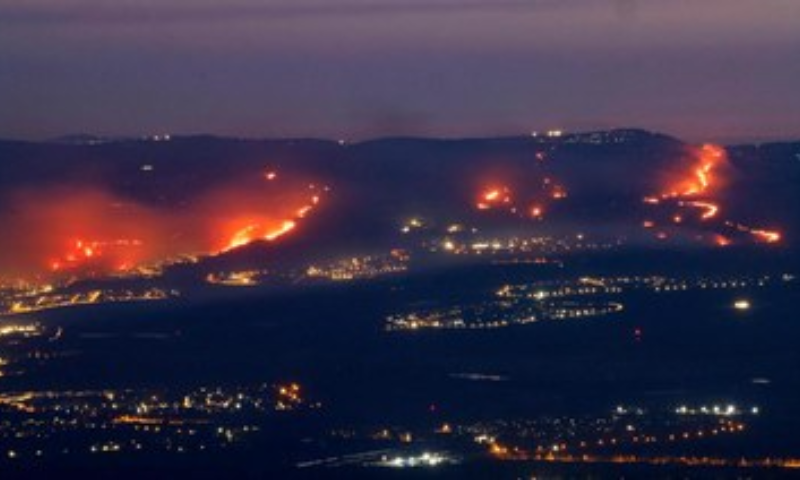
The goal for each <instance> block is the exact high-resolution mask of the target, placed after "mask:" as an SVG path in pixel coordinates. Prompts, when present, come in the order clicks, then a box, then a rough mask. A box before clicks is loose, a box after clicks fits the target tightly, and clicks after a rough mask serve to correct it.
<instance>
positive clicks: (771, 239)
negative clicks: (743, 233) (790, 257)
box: [750, 230, 781, 243]
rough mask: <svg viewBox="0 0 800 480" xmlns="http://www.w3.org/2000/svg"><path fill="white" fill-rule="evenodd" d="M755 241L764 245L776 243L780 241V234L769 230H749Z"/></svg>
mask: <svg viewBox="0 0 800 480" xmlns="http://www.w3.org/2000/svg"><path fill="white" fill-rule="evenodd" d="M750 233H752V234H753V235H754V236H755V237H756V238H757V239H759V240H761V241H763V242H766V243H777V242H780V241H781V234H780V233H778V232H772V231H769V230H750Z"/></svg>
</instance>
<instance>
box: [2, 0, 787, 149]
mask: <svg viewBox="0 0 800 480" xmlns="http://www.w3.org/2000/svg"><path fill="white" fill-rule="evenodd" d="M797 18H800V2H797V1H795V0H706V1H703V2H697V1H690V0H674V1H664V0H611V1H606V2H578V1H573V0H568V1H553V0H498V1H496V2H490V3H486V2H477V1H473V0H470V1H464V2H461V1H453V0H427V1H424V2H423V1H416V0H411V1H403V2H401V1H398V0H341V1H333V2H332V1H327V0H326V1H323V0H292V1H288V0H268V1H263V0H236V1H235V2H231V3H226V4H219V3H218V2H212V1H210V0H196V1H193V2H186V1H185V0H159V1H155V0H138V1H135V2H130V1H129V2H115V3H114V4H113V5H110V4H109V3H108V2H106V1H103V0H58V1H55V0H32V1H30V2H11V1H8V0H5V1H4V0H0V58H3V66H2V69H0V103H2V105H3V108H2V109H0V133H2V135H6V136H9V137H11V138H22V139H42V138H52V137H56V136H59V135H61V134H62V133H63V134H70V133H71V132H98V133H99V134H101V135H109V136H115V135H116V134H118V133H122V134H123V135H126V134H131V135H142V134H145V135H146V134H152V133H158V132H173V133H176V134H177V133H179V132H208V133H210V134H215V135H220V136H236V137H262V136H270V137H279V138H288V137H324V138H352V139H356V138H357V139H366V138H376V137H381V136H386V135H407V136H419V135H424V136H437V137H474V136H483V135H501V134H502V135H506V134H509V133H511V132H527V131H530V130H535V129H547V128H561V129H564V130H568V131H583V130H604V129H607V128H609V127H611V126H617V125H637V126H641V127H643V128H646V129H648V130H652V131H659V132H670V133H671V134H672V135H675V136H677V137H678V138H683V139H686V140H688V141H692V142H696V141H700V142H719V143H732V142H733V143H735V142H740V141H745V140H749V141H753V140H757V141H764V140H767V139H779V138H791V137H794V138H797V137H800V115H798V113H799V112H800V96H798V95H797V94H796V91H797V85H798V84H800V57H798V52H799V51H798V46H800V29H798V28H797V20H796V19H797Z"/></svg>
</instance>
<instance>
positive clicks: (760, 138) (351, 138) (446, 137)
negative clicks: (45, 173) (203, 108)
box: [0, 125, 800, 145]
mask: <svg viewBox="0 0 800 480" xmlns="http://www.w3.org/2000/svg"><path fill="white" fill-rule="evenodd" d="M553 130H559V131H561V132H562V133H563V135H565V136H566V135H585V134H590V133H597V132H611V131H617V130H640V131H643V132H648V133H652V134H657V135H664V136H667V137H671V138H674V139H676V140H679V141H682V142H685V143H690V144H701V143H715V144H719V145H736V144H753V143H781V142H797V141H800V132H798V133H796V134H791V133H789V134H772V135H770V134H764V135H758V134H750V135H744V136H736V137H713V136H710V137H701V136H682V135H678V134H675V133H672V132H669V131H664V130H658V129H652V128H646V127H641V126H630V125H629V126H619V127H608V128H585V129H578V130H569V129H562V128H557V127H553V128H549V129H541V130H536V129H532V130H529V131H506V132H491V131H487V132H485V133H480V132H473V133H465V134H458V133H453V134H436V133H433V132H431V133H425V132H416V133H404V132H391V131H387V132H384V133H376V134H373V135H366V136H364V135H362V136H359V135H340V136H337V135H325V134H298V135H280V134H269V133H265V134H252V135H244V134H234V133H223V132H213V131H196V132H169V131H161V132H147V133H132V134H125V133H111V134H108V133H96V132H71V133H64V134H60V135H58V134H57V135H52V136H40V137H28V138H26V137H14V136H11V135H2V134H0V141H11V142H28V143H52V142H58V141H63V140H68V139H78V138H80V137H88V138H98V139H103V140H109V141H117V140H152V139H155V138H156V137H164V136H167V137H175V138H190V137H215V138H221V139H235V140H248V141H268V140H317V141H330V142H341V141H345V142H348V143H365V142H371V141H379V140H387V139H398V138H409V139H425V140H443V141H458V140H475V139H496V138H517V137H529V136H533V133H536V134H537V135H538V136H539V137H544V138H546V137H547V132H548V131H553ZM165 140H166V139H165Z"/></svg>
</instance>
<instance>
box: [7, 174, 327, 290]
mask: <svg viewBox="0 0 800 480" xmlns="http://www.w3.org/2000/svg"><path fill="white" fill-rule="evenodd" d="M279 178H280V180H279ZM298 180H300V182H298ZM267 182H269V185H268V183H267ZM328 191H329V189H328V187H325V186H317V185H316V184H309V183H308V182H306V181H303V180H302V179H297V178H293V177H292V176H291V175H288V174H287V175H284V174H283V173H281V175H280V177H279V176H278V173H277V172H266V173H261V174H256V175H251V176H248V177H244V178H242V179H239V180H237V181H233V182H231V183H228V184H223V185H221V186H219V187H218V188H215V189H210V190H208V191H206V192H204V193H203V194H202V195H198V196H196V197H194V198H188V199H187V200H186V201H185V202H183V203H182V204H181V205H180V207H175V206H172V205H159V204H155V205H153V204H144V203H138V202H136V201H133V200H131V199H129V198H122V197H120V196H119V195H116V194H113V193H111V192H109V191H106V190H100V189H97V188H96V187H90V186H86V185H70V186H63V187H58V188H52V189H37V190H21V189H20V190H17V191H14V192H10V193H8V194H6V195H5V196H4V199H3V201H4V204H5V205H9V206H10V207H9V208H8V209H4V210H3V211H0V223H2V224H4V225H6V226H7V228H6V229H5V233H4V237H3V239H2V240H3V243H2V249H0V261H1V262H2V265H3V271H2V272H0V277H2V278H0V279H2V280H18V279H19V280H26V281H36V282H39V281H42V282H50V281H52V280H55V279H60V278H84V277H97V276H103V275H109V274H115V273H125V272H131V271H135V270H140V269H141V270H142V271H144V269H148V270H151V267H156V266H158V265H162V264H164V263H169V262H173V261H178V260H179V259H181V258H185V257H187V256H199V255H214V254H218V253H223V252H226V251H229V250H232V249H234V248H237V247H241V246H244V245H247V244H249V243H251V242H254V241H258V240H260V241H266V242H271V241H275V240H277V239H278V238H281V237H283V236H286V235H289V234H290V232H292V231H294V230H295V229H296V228H297V227H298V226H299V224H300V223H301V221H305V220H306V219H308V218H309V217H310V216H311V215H312V212H313V211H315V210H316V209H317V208H318V207H319V205H320V204H321V203H322V202H323V200H324V198H325V193H326V192H328ZM10 212H13V213H10Z"/></svg>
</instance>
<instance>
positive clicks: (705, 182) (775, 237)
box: [643, 144, 781, 247]
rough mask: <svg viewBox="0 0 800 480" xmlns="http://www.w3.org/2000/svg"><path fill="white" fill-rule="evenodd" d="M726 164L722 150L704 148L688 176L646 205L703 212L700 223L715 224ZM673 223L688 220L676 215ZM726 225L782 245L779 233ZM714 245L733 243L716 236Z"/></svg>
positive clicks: (759, 240) (721, 236) (736, 224)
mask: <svg viewBox="0 0 800 480" xmlns="http://www.w3.org/2000/svg"><path fill="white" fill-rule="evenodd" d="M726 162H727V158H726V155H725V150H724V149H723V148H722V147H719V146H716V145H708V144H707V145H703V146H702V147H700V148H699V149H698V150H697V152H696V155H695V162H694V165H693V166H692V167H691V169H690V171H689V172H688V174H686V175H685V176H681V177H680V178H678V179H677V180H673V181H672V182H670V187H669V188H668V189H666V193H662V194H661V195H659V196H649V197H645V198H644V200H643V201H644V203H647V204H649V205H656V206H662V205H663V206H667V207H678V208H680V209H686V208H691V209H695V210H699V212H700V216H699V220H700V221H703V222H711V221H712V220H715V219H718V218H719V215H720V212H721V207H720V205H719V204H718V203H717V202H715V201H714V200H713V199H712V198H711V193H712V190H713V189H714V188H715V187H717V186H718V184H719V180H718V177H719V174H720V169H721V167H723V166H725V164H726ZM672 220H673V223H676V224H680V223H683V220H684V216H683V215H681V214H673V216H672ZM724 225H726V226H727V227H731V228H733V229H734V230H736V231H738V232H741V233H744V234H748V235H750V236H751V237H753V238H754V239H755V240H756V241H758V242H763V243H778V242H780V241H781V235H780V233H778V232H774V231H769V230H762V229H755V228H752V227H748V226H746V225H742V224H740V223H734V222H730V221H725V222H724ZM644 226H645V228H652V227H653V226H654V223H653V222H649V221H648V222H645V224H644ZM659 238H661V237H659ZM714 243H715V244H716V245H717V246H720V247H724V246H728V245H730V244H731V243H732V240H731V239H730V238H728V237H726V236H723V235H716V236H715V237H714Z"/></svg>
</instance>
